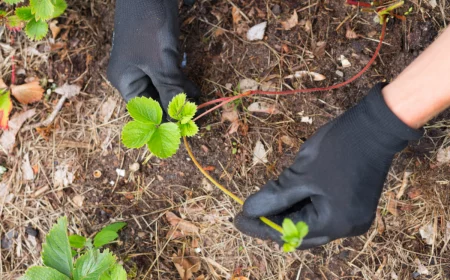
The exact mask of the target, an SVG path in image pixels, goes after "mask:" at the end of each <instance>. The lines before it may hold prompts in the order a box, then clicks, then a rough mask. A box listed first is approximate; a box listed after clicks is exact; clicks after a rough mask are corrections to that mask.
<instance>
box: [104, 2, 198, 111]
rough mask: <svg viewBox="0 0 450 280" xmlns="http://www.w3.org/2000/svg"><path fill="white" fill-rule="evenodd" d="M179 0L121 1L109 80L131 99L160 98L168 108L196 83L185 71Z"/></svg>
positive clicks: (195, 94) (194, 94)
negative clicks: (180, 38)
mask: <svg viewBox="0 0 450 280" xmlns="http://www.w3.org/2000/svg"><path fill="white" fill-rule="evenodd" d="M178 36H179V26H178V1H177V0H164V1H161V0H133V1H128V0H117V1H116V15H115V23H114V38H113V48H112V52H111V59H110V62H109V65H108V79H109V80H110V81H111V83H112V84H113V85H114V86H115V87H116V88H117V89H118V90H119V91H120V93H121V94H122V96H123V98H124V99H125V100H126V101H128V100H130V99H131V98H133V97H136V96H146V97H151V98H153V99H156V100H158V101H160V103H161V105H162V106H163V109H164V110H167V106H168V104H169V102H170V101H171V100H172V98H173V97H174V96H175V95H177V94H179V93H181V92H185V93H186V94H187V95H188V96H189V97H191V98H196V97H198V95H199V94H200V92H199V91H198V89H197V88H196V86H195V85H194V84H193V83H192V82H191V81H190V80H189V79H187V78H186V76H185V75H184V74H183V73H182V72H181V70H180V68H179V67H178V65H179V58H180V57H179V53H178V49H177V46H178Z"/></svg>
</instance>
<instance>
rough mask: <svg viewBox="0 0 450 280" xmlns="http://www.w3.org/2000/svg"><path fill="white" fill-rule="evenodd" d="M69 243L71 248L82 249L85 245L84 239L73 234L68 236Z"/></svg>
mask: <svg viewBox="0 0 450 280" xmlns="http://www.w3.org/2000/svg"><path fill="white" fill-rule="evenodd" d="M69 243H70V247H72V248H77V249H83V248H84V245H85V244H86V237H84V236H80V235H78V234H73V235H71V236H69Z"/></svg>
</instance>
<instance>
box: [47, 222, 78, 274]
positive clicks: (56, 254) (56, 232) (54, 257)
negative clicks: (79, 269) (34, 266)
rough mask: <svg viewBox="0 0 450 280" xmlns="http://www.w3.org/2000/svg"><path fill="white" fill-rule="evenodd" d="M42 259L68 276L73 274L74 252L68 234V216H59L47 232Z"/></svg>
mask: <svg viewBox="0 0 450 280" xmlns="http://www.w3.org/2000/svg"><path fill="white" fill-rule="evenodd" d="M42 261H43V262H44V264H45V265H46V266H49V267H51V268H54V269H56V270H57V271H59V272H61V273H63V274H65V275H66V276H68V277H71V276H72V273H73V263H72V252H71V249H70V244H69V238H68V236H67V218H66V217H62V218H59V219H58V222H57V223H56V224H55V225H54V226H53V227H52V229H51V230H50V232H49V233H48V234H47V237H46V238H45V243H44V245H42ZM44 279H46V278H44Z"/></svg>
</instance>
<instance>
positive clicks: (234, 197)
mask: <svg viewBox="0 0 450 280" xmlns="http://www.w3.org/2000/svg"><path fill="white" fill-rule="evenodd" d="M183 141H184V146H186V150H187V152H188V154H189V157H190V158H191V159H192V162H193V163H194V164H195V166H196V167H197V168H198V170H200V172H201V173H202V174H203V175H204V176H205V177H206V178H207V179H208V180H209V181H210V182H211V183H213V184H214V185H215V186H216V187H218V188H219V189H220V190H221V191H222V192H223V193H225V194H226V195H228V196H229V197H231V198H232V199H233V200H234V201H236V202H237V203H239V204H240V205H244V201H243V200H242V199H240V198H239V197H237V196H236V195H234V194H233V193H232V192H230V191H229V190H227V188H225V187H224V186H222V185H221V184H220V183H218V182H217V181H216V180H214V178H213V177H211V175H209V174H208V172H206V170H205V169H204V168H203V167H202V166H201V165H200V163H198V161H197V159H196V158H195V157H194V154H193V153H192V150H191V147H190V146H189V143H188V141H187V138H186V137H183ZM260 219H261V221H262V222H263V223H265V224H266V225H268V226H269V227H271V228H273V229H274V230H276V231H278V232H280V233H281V234H283V228H282V227H280V226H279V225H277V224H276V223H274V222H272V221H271V220H269V219H267V218H266V217H260Z"/></svg>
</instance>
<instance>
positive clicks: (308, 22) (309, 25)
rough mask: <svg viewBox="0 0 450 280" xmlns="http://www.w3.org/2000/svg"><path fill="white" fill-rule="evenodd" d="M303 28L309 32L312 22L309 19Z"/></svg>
mask: <svg viewBox="0 0 450 280" xmlns="http://www.w3.org/2000/svg"><path fill="white" fill-rule="evenodd" d="M304 28H305V31H306V32H310V31H311V30H312V22H311V21H310V20H309V19H308V20H307V21H306V22H305V26H304Z"/></svg>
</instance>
